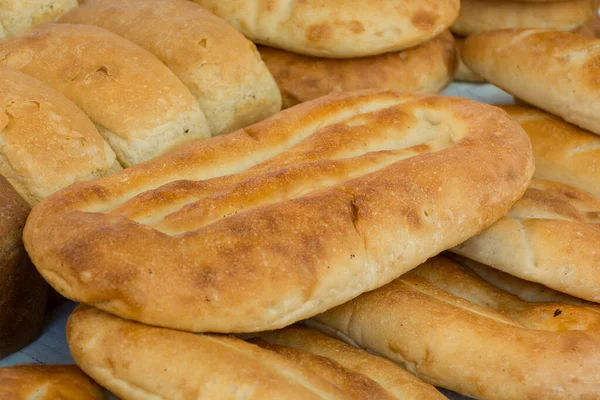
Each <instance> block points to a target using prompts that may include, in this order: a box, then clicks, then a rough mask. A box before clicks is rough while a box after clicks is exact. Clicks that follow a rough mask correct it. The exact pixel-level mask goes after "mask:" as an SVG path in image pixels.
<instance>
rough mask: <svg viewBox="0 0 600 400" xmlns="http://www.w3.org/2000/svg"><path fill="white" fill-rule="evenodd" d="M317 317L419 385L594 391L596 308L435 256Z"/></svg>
mask: <svg viewBox="0 0 600 400" xmlns="http://www.w3.org/2000/svg"><path fill="white" fill-rule="evenodd" d="M315 320H316V322H315V323H312V324H311V325H312V326H318V327H319V329H323V330H326V331H328V332H329V333H330V334H334V333H337V334H338V337H342V336H344V337H346V340H348V341H352V342H354V343H357V344H358V345H360V346H361V347H365V348H368V349H370V350H372V351H374V352H376V353H378V354H380V355H382V356H385V357H387V358H389V359H391V360H393V361H395V362H397V363H399V364H400V365H403V366H404V367H406V368H407V369H408V370H409V371H411V372H413V373H415V374H416V375H417V376H419V377H420V378H422V379H423V380H425V381H426V382H429V383H432V384H435V385H438V386H442V387H446V388H449V389H452V390H454V391H457V392H459V393H462V394H465V395H467V396H472V397H475V398H477V399H489V400H509V399H555V400H563V399H564V400H567V399H568V400H572V399H593V398H595V397H597V395H598V393H600V339H599V335H598V331H599V330H600V311H598V310H597V309H593V308H588V307H581V306H573V305H569V304H564V303H551V302H544V303H534V302H527V301H524V300H521V299H520V298H519V297H517V296H514V295H511V294H509V293H507V292H505V291H503V290H501V289H498V288H496V287H494V286H492V285H491V284H489V283H488V282H486V281H484V280H482V279H480V278H479V277H478V276H477V275H476V274H474V273H473V272H469V271H468V270H466V269H465V268H464V267H461V266H460V265H458V264H456V263H455V262H453V261H450V260H448V259H445V258H443V257H436V258H433V259H431V260H429V261H427V263H425V264H423V265H421V266H420V267H418V268H416V269H415V270H413V271H411V272H409V273H407V274H405V275H403V276H401V277H400V278H398V279H396V280H395V281H393V282H392V283H390V284H388V285H386V286H384V287H382V288H380V289H377V290H375V291H372V292H369V293H365V294H362V295H361V296H359V297H358V298H356V299H353V300H351V301H349V302H348V303H346V304H343V305H341V306H338V307H336V308H334V309H332V310H329V311H327V312H325V313H324V314H322V315H319V316H317V317H316V318H315Z"/></svg>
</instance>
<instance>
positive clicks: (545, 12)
mask: <svg viewBox="0 0 600 400" xmlns="http://www.w3.org/2000/svg"><path fill="white" fill-rule="evenodd" d="M595 3H596V1H595V0H568V1H557V2H544V3H540V2H535V3H528V2H523V1H509V0H502V1H482V0H461V2H460V13H459V15H458V18H456V20H455V21H454V23H453V24H452V27H451V28H450V29H451V30H452V32H453V33H456V34H459V35H463V36H468V35H472V34H474V33H478V32H482V31H492V30H497V29H510V28H542V29H553V30H560V31H572V30H575V29H577V28H579V27H581V26H582V25H583V24H585V23H586V22H587V21H589V20H591V19H592V17H593V16H594V14H595V13H596V11H597V7H596V8H594V6H595Z"/></svg>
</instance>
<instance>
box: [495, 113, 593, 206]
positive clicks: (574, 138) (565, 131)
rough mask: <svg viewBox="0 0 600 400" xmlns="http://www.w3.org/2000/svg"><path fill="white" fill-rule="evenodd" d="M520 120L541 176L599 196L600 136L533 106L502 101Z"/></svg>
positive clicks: (516, 118)
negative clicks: (509, 103) (506, 103)
mask: <svg viewBox="0 0 600 400" xmlns="http://www.w3.org/2000/svg"><path fill="white" fill-rule="evenodd" d="M498 107H500V108H502V109H503V110H504V111H506V112H507V113H508V115H510V116H511V117H512V118H514V119H515V120H516V121H517V122H519V123H520V124H521V126H522V127H523V129H525V132H527V135H528V136H529V139H531V144H532V146H533V154H534V155H535V173H534V176H535V177H536V178H538V179H546V180H551V181H555V182H560V183H564V184H567V185H571V186H575V187H576V188H578V189H581V190H585V191H586V192H588V193H591V194H592V195H593V196H594V197H596V198H597V199H600V186H599V185H598V182H600V138H599V137H598V136H597V135H594V134H592V133H590V132H589V131H586V130H584V129H581V128H578V127H577V126H575V125H571V124H569V123H568V122H565V121H564V120H562V119H560V118H558V117H555V116H553V115H550V114H548V113H545V112H543V111H541V110H538V109H536V108H533V107H523V106H515V105H499V106H498Z"/></svg>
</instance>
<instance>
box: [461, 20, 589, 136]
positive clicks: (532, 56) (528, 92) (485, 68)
mask: <svg viewBox="0 0 600 400" xmlns="http://www.w3.org/2000/svg"><path fill="white" fill-rule="evenodd" d="M462 56H463V60H464V61H465V63H466V64H467V66H469V67H470V68H471V69H473V70H474V71H475V72H477V73H479V74H480V75H481V76H483V77H484V78H485V79H487V80H488V81H490V82H491V83H493V84H494V85H496V86H499V87H500V88H502V89H504V90H505V91H507V92H508V93H510V94H512V95H514V96H516V97H519V98H521V99H523V100H524V101H526V102H527V103H529V104H532V105H535V106H537V107H540V108H542V109H544V110H546V111H548V112H551V113H552V114H555V115H558V116H560V117H562V118H563V119H565V120H567V121H569V122H571V123H574V124H575V125H578V126H580V127H582V128H584V129H588V130H590V131H592V132H595V133H597V134H600V124H599V123H598V115H599V114H600V91H598V82H597V79H598V78H597V77H598V71H597V69H598V68H597V64H598V63H599V62H600V41H599V40H598V39H595V38H591V37H587V36H583V35H577V34H574V33H568V32H556V31H545V30H539V29H521V30H519V29H517V30H500V31H492V32H482V33H478V34H475V35H471V36H469V37H468V38H467V40H466V41H465V45H464V46H463V52H462Z"/></svg>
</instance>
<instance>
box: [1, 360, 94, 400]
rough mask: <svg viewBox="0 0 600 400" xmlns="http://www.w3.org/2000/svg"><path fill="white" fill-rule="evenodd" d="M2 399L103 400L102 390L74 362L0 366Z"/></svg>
mask: <svg viewBox="0 0 600 400" xmlns="http://www.w3.org/2000/svg"><path fill="white" fill-rule="evenodd" d="M0 398H1V399H2V400H103V399H105V396H104V394H103V392H102V390H101V389H100V388H99V387H98V385H96V384H95V383H94V382H93V381H92V380H91V379H90V378H88V377H87V376H85V374H83V373H82V372H81V370H80V369H79V368H77V367H76V366H74V365H20V366H16V367H6V368H0Z"/></svg>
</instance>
